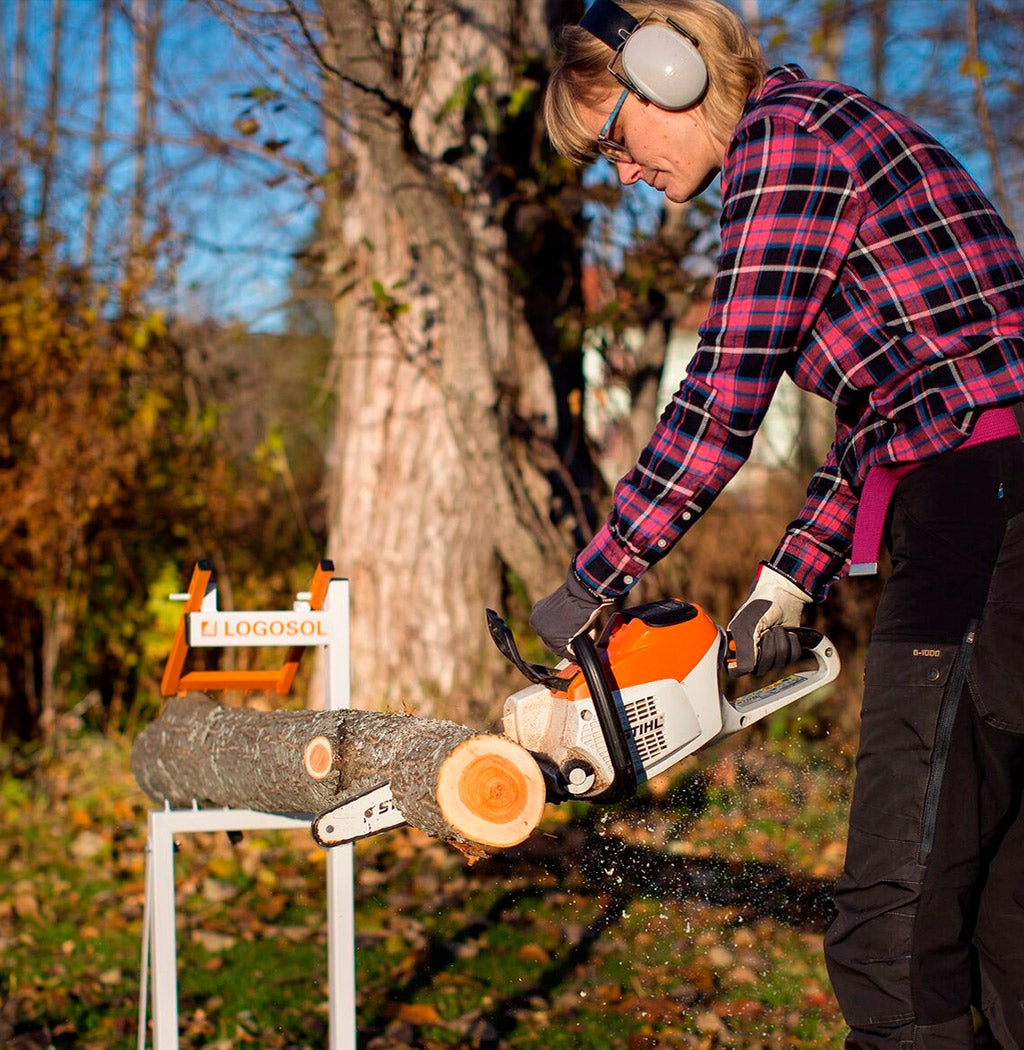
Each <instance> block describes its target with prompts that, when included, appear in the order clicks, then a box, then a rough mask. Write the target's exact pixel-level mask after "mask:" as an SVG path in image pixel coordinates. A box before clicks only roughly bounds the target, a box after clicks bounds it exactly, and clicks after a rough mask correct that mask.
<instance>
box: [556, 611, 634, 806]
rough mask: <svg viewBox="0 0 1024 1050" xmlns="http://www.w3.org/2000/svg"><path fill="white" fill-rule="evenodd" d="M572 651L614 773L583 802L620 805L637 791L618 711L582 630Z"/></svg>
mask: <svg viewBox="0 0 1024 1050" xmlns="http://www.w3.org/2000/svg"><path fill="white" fill-rule="evenodd" d="M572 649H573V656H575V657H576V663H577V664H579V668H580V670H581V671H582V672H583V678H584V680H585V681H586V683H587V688H588V689H589V690H590V699H591V700H592V701H593V704H594V710H595V711H596V712H597V720H598V722H599V723H600V725H601V733H602V734H603V736H604V739H605V743H606V744H607V745H608V755H609V757H610V758H611V760H612V769H613V770H614V771H615V775H614V776H613V778H612V782H611V783H610V784H609V785H608V787H606V788H605V789H604V791H602V792H600V793H599V794H597V795H588V796H587V800H588V801H589V802H620V801H622V799H625V798H632V797H633V795H635V794H636V789H637V779H636V768H635V766H634V765H633V752H632V751H631V750H630V748H629V740H628V737H627V735H626V730H625V728H624V727H623V724H622V719H621V718H620V717H619V709H618V707H617V706H616V704H615V698H614V697H613V696H612V690H611V686H610V685H609V684H608V679H607V677H606V676H605V673H604V668H603V667H602V666H601V658H600V657H599V656H598V654H597V645H596V644H595V643H594V639H593V638H591V637H590V635H589V634H588V633H587V632H586V631H584V632H583V633H582V634H578V635H576V637H575V638H573V640H572Z"/></svg>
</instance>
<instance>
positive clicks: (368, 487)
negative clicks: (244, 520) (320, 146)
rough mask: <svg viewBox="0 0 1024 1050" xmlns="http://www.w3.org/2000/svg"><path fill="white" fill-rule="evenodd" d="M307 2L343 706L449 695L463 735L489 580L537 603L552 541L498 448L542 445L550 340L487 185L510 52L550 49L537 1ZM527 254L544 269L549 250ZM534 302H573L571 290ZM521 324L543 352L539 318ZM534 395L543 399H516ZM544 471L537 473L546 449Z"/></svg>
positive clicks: (548, 574) (558, 567)
mask: <svg viewBox="0 0 1024 1050" xmlns="http://www.w3.org/2000/svg"><path fill="white" fill-rule="evenodd" d="M548 6H549V7H550V6H552V5H548ZM323 10H324V13H325V16H326V24H327V30H326V32H325V39H326V40H327V41H329V42H333V43H332V45H331V50H330V66H331V68H332V70H333V72H334V75H335V77H336V84H335V85H334V86H335V87H336V88H337V91H338V95H339V97H340V108H341V112H340V117H341V119H340V121H339V123H338V124H337V125H336V126H335V129H334V131H333V137H334V139H335V140H336V142H338V141H343V143H344V150H345V152H346V153H347V154H348V157H349V158H350V164H349V166H348V168H347V169H346V170H345V171H344V172H343V173H341V175H342V177H340V178H339V179H337V180H336V185H338V186H339V188H340V189H341V190H342V191H343V197H342V199H341V201H340V206H339V207H337V208H336V210H337V212H338V213H339V216H338V219H337V228H336V229H335V230H333V231H331V239H332V240H333V241H334V243H335V246H336V247H337V245H339V244H341V245H343V246H344V259H343V261H342V260H339V265H338V266H336V268H335V274H336V275H337V278H338V279H337V287H338V288H339V295H338V298H337V299H336V361H337V391H338V406H337V416H336V418H337V426H336V429H335V433H334V437H333V443H332V449H331V453H330V455H329V457H328V471H329V486H330V489H331V503H330V532H331V539H330V545H329V549H330V551H331V555H332V557H333V558H335V560H336V561H337V563H338V566H339V568H340V569H341V571H343V572H344V573H345V574H346V575H347V576H348V577H349V578H350V579H351V580H352V584H353V586H352V601H353V660H354V663H353V670H354V674H353V679H354V681H355V682H357V683H359V684H358V686H357V690H358V691H359V692H357V703H359V704H360V705H364V706H365V705H366V704H367V703H368V702H369V701H370V699H371V698H373V699H375V700H383V701H384V702H385V703H388V702H394V701H396V700H397V699H399V698H401V697H408V696H410V695H415V696H417V697H418V698H421V699H419V700H418V704H417V709H418V710H419V711H421V712H422V713H433V711H434V708H435V707H437V706H439V705H440V703H441V702H440V700H438V699H437V698H440V697H447V698H454V699H449V700H446V701H445V702H444V704H445V706H444V713H445V714H447V715H449V716H450V717H454V718H458V719H460V720H464V721H472V722H475V721H479V720H481V719H482V718H486V717H489V716H493V715H494V714H495V712H493V711H490V710H474V709H473V707H472V705H471V701H470V699H469V697H471V696H472V695H474V694H475V695H481V694H482V693H485V692H487V691H488V689H487V686H488V684H489V683H490V682H491V681H492V680H493V675H494V674H495V673H496V671H497V670H498V669H499V668H500V666H501V665H500V662H499V661H497V660H496V657H495V654H494V651H493V649H492V647H491V644H490V641H489V639H488V636H487V632H486V629H485V619H484V609H485V608H486V607H487V606H492V607H500V606H501V602H502V596H503V590H504V588H505V587H506V586H507V581H506V579H505V573H506V570H507V568H508V567H511V568H512V569H513V570H514V572H515V573H516V574H517V575H518V576H519V577H520V578H521V579H522V580H523V581H524V583H525V585H526V589H527V591H528V592H529V593H531V594H532V595H534V596H539V595H540V594H541V593H543V592H544V591H545V590H546V589H548V588H550V587H553V586H554V585H555V584H556V583H557V582H559V579H560V578H561V576H562V575H563V574H564V571H565V564H566V561H567V559H568V556H569V552H570V550H571V546H570V543H569V542H568V541H567V540H566V539H564V538H563V537H562V536H560V535H559V533H558V532H557V531H556V530H555V529H554V528H553V527H552V525H551V522H550V500H551V486H550V481H549V479H547V478H546V477H545V475H544V473H543V472H542V471H541V470H539V469H538V468H537V466H536V465H534V464H532V463H530V462H529V461H528V459H527V457H526V456H525V455H524V454H522V450H523V446H524V443H523V442H522V441H520V442H519V443H518V445H517V444H516V443H515V442H511V441H510V440H509V437H508V433H509V429H510V428H512V427H514V425H515V420H525V419H529V418H530V417H531V416H535V415H538V414H540V415H543V416H545V417H546V418H547V419H548V421H549V426H550V431H551V433H550V434H549V438H550V439H551V440H553V437H554V425H553V423H551V421H553V420H554V419H555V418H556V417H557V415H558V413H557V410H556V408H555V404H554V398H553V396H552V393H551V375H550V372H549V369H550V368H552V367H553V366H550V365H549V364H547V363H546V362H545V357H546V356H548V357H550V359H554V358H555V357H556V356H557V352H558V349H559V348H557V347H555V346H551V347H548V348H545V351H544V353H543V354H542V353H541V352H539V349H538V336H537V328H536V327H535V326H533V325H532V324H531V320H530V319H529V318H528V317H527V316H526V308H525V306H524V304H523V303H522V302H520V301H519V300H518V299H517V298H516V295H515V292H514V290H513V287H512V281H511V278H510V273H509V271H510V270H511V269H512V262H511V260H510V257H509V255H510V253H509V238H510V233H509V230H508V228H507V226H508V224H507V222H506V224H504V225H503V224H502V221H501V218H502V213H501V211H500V209H499V208H498V207H497V206H496V203H495V199H494V198H493V197H492V195H491V189H496V187H491V189H489V187H488V180H489V179H494V178H497V176H496V175H494V170H495V169H499V168H500V167H501V164H502V163H503V162H505V161H506V160H507V159H508V158H507V157H506V154H505V153H503V152H502V149H503V146H502V144H501V143H500V142H499V141H498V138H499V137H500V136H499V132H498V130H496V129H498V128H500V127H501V126H502V125H501V120H500V119H499V115H500V116H502V117H503V116H504V115H503V114H499V107H500V105H502V104H505V105H507V104H508V98H509V97H510V95H511V93H512V91H513V89H514V88H515V87H516V74H515V73H514V71H513V69H514V55H515V52H516V50H517V48H518V49H519V50H522V51H524V52H528V53H541V54H542V53H544V51H545V49H546V48H548V46H549V40H548V38H544V39H538V37H539V36H541V33H540V30H539V29H538V28H537V27H538V26H539V27H542V28H543V30H544V32H545V33H546V32H547V27H546V24H545V23H544V21H543V18H542V17H541V15H540V12H542V11H543V10H544V8H543V5H542V4H541V3H540V0H530V2H529V3H523V4H517V5H504V4H493V5H484V6H481V7H479V8H474V16H473V17H472V18H470V17H467V15H466V11H465V10H460V5H455V4H447V3H435V4H413V3H409V4H402V5H394V4H385V3H381V2H367V3H359V4H353V3H351V2H350V0H323ZM554 14H555V13H554V12H552V17H554ZM531 19H532V20H531ZM531 83H532V84H533V89H535V90H536V91H537V92H538V94H539V84H537V83H536V82H531ZM502 100H503V101H502ZM336 114H337V110H336ZM492 118H493V119H492ZM504 148H505V149H508V147H507V145H506V146H505V147H504ZM529 149H530V142H529V139H527V142H526V145H525V152H524V149H522V148H521V149H520V150H519V156H518V157H515V158H514V159H513V160H512V161H508V163H509V164H512V163H514V164H518V165H524V164H525V163H526V159H527V157H528V155H529ZM509 170H512V169H509ZM506 207H507V205H506ZM326 213H327V214H330V209H328V210H327V212H326ZM505 215H506V218H507V215H508V213H507V212H506V213H505ZM560 224H561V226H562V227H564V226H565V225H566V223H565V222H564V220H560ZM547 255H548V258H547V259H546V260H545V268H548V267H552V266H553V265H555V264H557V263H558V262H559V261H560V259H565V258H566V257H568V253H566V254H563V255H561V256H559V253H558V252H557V251H550V252H548V253H547ZM520 265H521V264H520ZM545 294H546V295H548V296H550V297H551V299H552V301H554V300H556V299H557V298H558V297H559V296H561V297H562V299H563V301H564V302H568V303H569V304H570V305H571V296H572V281H571V279H570V280H565V279H564V278H563V279H562V280H561V281H558V280H555V281H552V282H550V283H549V287H548V288H546V289H545ZM536 313H537V316H544V321H543V324H545V325H547V326H548V327H549V328H550V332H548V333H546V334H545V336H544V338H547V339H549V340H550V342H551V343H552V344H553V343H554V342H555V341H557V339H558V335H557V333H556V330H555V326H554V319H555V316H556V313H557V309H556V308H552V309H547V310H546V311H545V310H538V311H537V312H536ZM545 315H546V316H545ZM549 350H550V354H549V353H548V351H549ZM577 351H578V347H577ZM538 377H540V381H538ZM537 389H542V390H543V397H544V398H546V400H545V401H544V403H543V404H541V405H538V404H537V403H536V402H534V404H533V406H532V407H529V408H527V407H524V401H525V400H527V397H528V395H527V394H526V391H530V392H531V393H532V392H535V391H536V390H537ZM549 448H550V446H549ZM549 465H550V467H551V473H552V475H554V474H557V473H558V463H557V458H556V457H555V456H554V455H553V453H552V454H551V456H550V461H549ZM360 694H361V695H360Z"/></svg>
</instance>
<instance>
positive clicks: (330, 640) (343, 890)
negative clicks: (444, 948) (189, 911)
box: [138, 561, 356, 1050]
mask: <svg viewBox="0 0 1024 1050" xmlns="http://www.w3.org/2000/svg"><path fill="white" fill-rule="evenodd" d="M333 573H334V567H333V565H332V564H331V563H330V562H327V561H324V562H321V563H320V565H319V566H318V567H317V570H316V574H315V575H314V577H313V582H312V584H311V585H310V590H309V591H308V592H302V593H300V594H299V595H297V600H296V602H295V605H294V607H293V609H291V610H288V611H276V612H227V611H223V612H222V611H220V610H218V609H217V589H216V586H215V585H214V584H212V583H211V576H212V568H211V566H210V563H209V562H206V561H200V562H198V563H197V565H196V567H195V570H194V571H193V574H192V579H191V581H190V583H189V589H188V592H187V593H185V594H179V595H172V597H173V598H175V599H177V600H182V601H184V602H185V603H186V604H185V611H184V614H183V615H182V619H181V622H180V624H179V626H178V631H177V634H176V636H175V640H174V646H173V648H172V650H171V655H170V657H169V658H168V661H167V668H166V670H165V672H164V677H163V682H162V684H161V692H163V693H164V695H173V694H175V693H177V692H179V691H180V690H182V689H198V690H204V689H205V690H212V689H236V688H237V689H267V690H270V689H273V690H274V691H276V692H278V693H279V694H284V693H286V692H287V691H288V689H289V688H290V687H291V684H292V681H293V679H294V677H295V672H296V670H297V669H298V664H299V659H300V658H301V655H302V651H303V649H304V648H307V647H310V646H321V647H323V649H324V655H325V665H326V666H325V674H324V679H325V684H326V707H327V708H328V709H329V710H338V709H342V708H347V707H349V706H350V700H351V680H350V661H349V590H348V580H346V579H342V578H339V577H335V576H334V574H333ZM282 644H287V645H289V646H290V649H289V653H288V656H287V658H286V660H285V662H284V664H283V665H282V666H281V668H279V669H278V670H276V671H242V672H232V671H192V672H189V673H188V674H182V669H183V667H184V662H185V657H186V655H187V652H188V649H189V648H190V647H223V646H237V645H241V646H278V647H280V646H281V645H282ZM172 702H173V701H172ZM310 819H311V816H306V815H299V814H280V813H262V812H259V811H256V810H249V809H200V808H199V807H198V806H197V805H196V804H195V803H193V807H192V808H191V809H178V810H175V809H171V808H170V807H169V806H168V807H165V808H164V809H162V810H154V811H152V812H151V813H150V815H149V824H148V836H149V837H148V844H147V848H146V897H145V907H144V913H143V929H142V965H141V971H140V981H139V983H140V992H139V1038H138V1050H145V1047H146V1037H147V1027H146V1003H147V992H148V985H149V971H150V964H152V977H153V985H152V996H153V1050H177V1047H178V1046H179V1033H178V959H177V946H176V943H175V901H174V892H175V883H174V836H175V835H176V834H179V835H180V834H190V833H195V832H207V831H213V832H216V831H225V832H236V831H256V830H266V829H288V828H301V829H304V830H305V831H307V833H308V831H309V822H310ZM327 979H328V987H329V989H330V991H329V1002H328V1022H329V1028H328V1047H329V1050H355V1046H356V972H355V908H354V892H353V860H352V846H351V844H349V845H344V846H336V847H334V848H332V849H331V850H330V851H328V854H327Z"/></svg>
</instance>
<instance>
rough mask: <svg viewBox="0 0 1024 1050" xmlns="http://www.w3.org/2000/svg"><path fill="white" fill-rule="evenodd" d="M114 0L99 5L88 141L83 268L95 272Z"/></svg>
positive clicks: (88, 271) (106, 0) (107, 0)
mask: <svg viewBox="0 0 1024 1050" xmlns="http://www.w3.org/2000/svg"><path fill="white" fill-rule="evenodd" d="M111 9H112V0H102V4H101V7H100V42H99V51H98V53H97V58H96V85H97V86H96V118H95V120H94V121H93V126H92V136H91V141H90V144H89V191H88V197H87V199H86V204H85V229H84V232H83V234H82V268H83V269H84V270H85V271H86V273H87V274H90V275H91V274H92V264H93V252H94V250H95V244H96V229H97V226H98V225H99V214H100V202H101V200H102V197H103V146H104V142H105V141H106V135H107V104H108V102H109V100H110V21H111Z"/></svg>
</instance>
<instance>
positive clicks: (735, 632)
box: [729, 565, 811, 675]
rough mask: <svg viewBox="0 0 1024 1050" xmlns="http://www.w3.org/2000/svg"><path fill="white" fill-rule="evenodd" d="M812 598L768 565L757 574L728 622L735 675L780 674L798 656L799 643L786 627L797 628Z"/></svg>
mask: <svg viewBox="0 0 1024 1050" xmlns="http://www.w3.org/2000/svg"><path fill="white" fill-rule="evenodd" d="M810 600H811V596H810V595H809V594H807V593H806V592H805V591H802V590H801V589H800V588H799V587H797V585H796V584H795V583H794V582H793V581H792V580H791V579H789V577H787V576H783V575H782V573H781V572H776V570H775V569H773V568H771V567H770V566H768V565H762V566H761V568H760V570H759V571H758V574H757V578H756V579H755V580H754V586H753V587H751V588H750V593H749V594H748V595H747V600H746V601H745V602H744V603H743V604H742V605H741V606H740V607H739V609H737V610H736V615H735V616H733V618H732V619H731V620H730V621H729V632H730V634H731V635H732V640H733V644H734V645H735V650H736V662H735V665H734V666H730V667H729V671H730V673H731V674H734V675H741V674H751V673H753V674H757V675H762V674H769V673H771V672H775V671H779V670H781V669H782V668H783V667H785V666H786V665H787V664H790V663H792V662H793V661H794V660H795V659H796V658H797V657H798V656H799V655H800V649H801V646H800V641H799V639H798V638H797V637H796V635H794V634H792V633H791V632H790V631H788V630H786V628H787V627H799V626H800V618H801V616H802V615H803V611H804V606H805V605H806V604H807V603H808V602H809V601H810Z"/></svg>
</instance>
